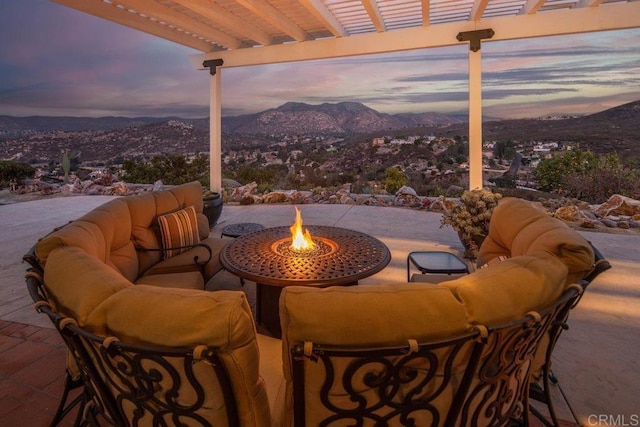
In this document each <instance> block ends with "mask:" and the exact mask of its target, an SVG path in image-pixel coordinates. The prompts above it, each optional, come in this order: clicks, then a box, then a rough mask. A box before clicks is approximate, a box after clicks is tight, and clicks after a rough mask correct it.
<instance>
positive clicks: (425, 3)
mask: <svg viewBox="0 0 640 427" xmlns="http://www.w3.org/2000/svg"><path fill="white" fill-rule="evenodd" d="M430 20H431V0H422V26H423V27H428V26H429V25H430V22H429V21H430Z"/></svg>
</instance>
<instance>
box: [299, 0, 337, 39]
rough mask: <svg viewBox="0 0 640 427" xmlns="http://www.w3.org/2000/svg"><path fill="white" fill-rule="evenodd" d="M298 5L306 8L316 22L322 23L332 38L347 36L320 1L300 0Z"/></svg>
mask: <svg viewBox="0 0 640 427" xmlns="http://www.w3.org/2000/svg"><path fill="white" fill-rule="evenodd" d="M300 4H302V5H303V6H304V7H306V8H307V10H308V11H309V12H311V13H312V14H313V15H314V16H315V17H316V19H318V21H320V22H322V25H324V27H325V28H326V29H328V30H329V31H331V34H333V35H334V36H336V37H346V36H347V35H348V34H347V30H345V29H344V27H343V26H342V24H340V22H339V21H338V20H337V19H336V17H335V16H334V15H333V14H332V13H331V12H330V11H329V9H327V7H326V6H325V5H324V3H322V2H321V1H320V0H300Z"/></svg>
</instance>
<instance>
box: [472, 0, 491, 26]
mask: <svg viewBox="0 0 640 427" xmlns="http://www.w3.org/2000/svg"><path fill="white" fill-rule="evenodd" d="M488 4H489V0H475V1H474V2H473V7H472V8H471V13H470V14H469V21H479V20H481V19H482V15H483V14H484V11H485V10H486V9H487V5H488Z"/></svg>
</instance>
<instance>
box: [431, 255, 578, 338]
mask: <svg viewBox="0 0 640 427" xmlns="http://www.w3.org/2000/svg"><path fill="white" fill-rule="evenodd" d="M566 277H567V267H566V265H565V264H564V263H563V262H562V261H561V260H559V259H558V258H557V257H555V256H553V255H551V254H549V253H546V252H542V253H537V254H535V255H534V256H519V257H514V258H510V259H507V260H504V261H502V262H498V263H492V264H491V265H489V266H487V267H486V268H482V269H479V270H476V271H475V272H474V273H473V274H469V275H467V276H463V277H461V278H459V279H456V280H451V281H448V282H442V283H440V284H439V286H440V287H443V288H448V289H450V290H451V291H452V292H453V294H454V295H456V297H457V298H458V300H460V301H461V302H462V303H463V304H464V307H465V309H466V312H467V316H468V317H467V319H468V322H469V323H471V324H479V325H485V326H498V325H501V324H504V323H508V322H511V321H514V320H517V319H521V318H523V317H524V316H525V315H526V314H527V313H528V312H530V311H535V310H540V309H542V308H544V307H547V306H549V305H551V304H552V303H553V302H554V301H556V299H557V298H558V297H560V295H561V294H562V291H563V290H564V286H565V281H566Z"/></svg>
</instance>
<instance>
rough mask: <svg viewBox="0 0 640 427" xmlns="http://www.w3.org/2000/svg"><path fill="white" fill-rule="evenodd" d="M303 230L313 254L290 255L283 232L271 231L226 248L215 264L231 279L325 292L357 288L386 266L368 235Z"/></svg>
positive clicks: (382, 250) (384, 254)
mask: <svg viewBox="0 0 640 427" xmlns="http://www.w3.org/2000/svg"><path fill="white" fill-rule="evenodd" d="M305 228H308V229H309V231H310V233H311V237H312V239H313V241H314V243H315V247H314V249H311V250H302V251H296V250H294V249H291V248H290V245H291V232H290V230H289V227H272V228H266V229H264V230H259V231H254V232H251V233H247V234H245V235H242V236H240V237H238V238H237V239H235V240H233V241H232V242H229V243H227V245H226V246H224V248H223V249H222V251H221V252H220V262H221V263H222V265H223V266H224V268H226V269H227V270H228V271H230V272H231V273H234V274H236V275H238V276H240V277H242V278H245V279H248V280H252V281H255V282H257V283H261V284H266V285H276V286H290V285H318V286H323V285H324V286H330V285H343V284H351V283H357V281H358V280H360V279H363V278H365V277H368V276H371V275H373V274H375V273H377V272H379V271H380V270H382V269H383V268H384V267H386V266H387V264H389V261H390V260H391V255H390V253H389V249H388V248H387V246H386V245H385V244H384V243H382V242H381V241H380V240H378V239H376V238H375V237H372V236H369V235H368V234H364V233H360V232H358V231H354V230H349V229H346V228H339V227H330V226H314V225H311V226H308V227H305Z"/></svg>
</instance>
